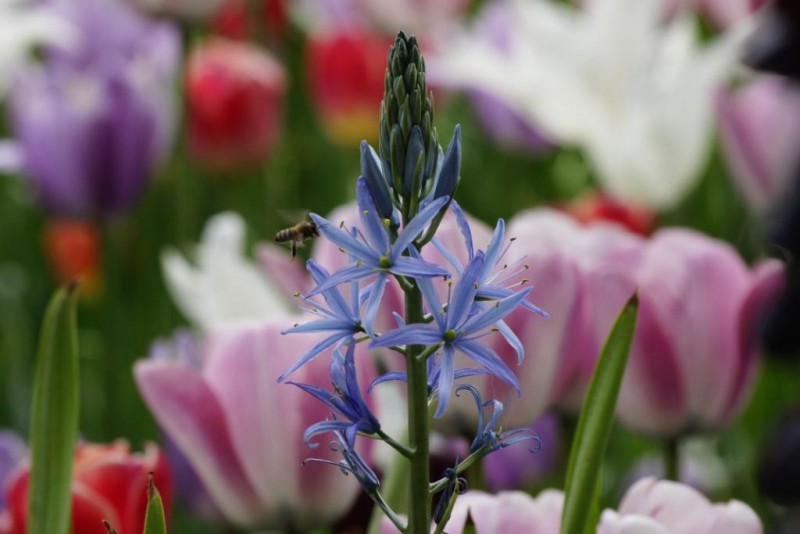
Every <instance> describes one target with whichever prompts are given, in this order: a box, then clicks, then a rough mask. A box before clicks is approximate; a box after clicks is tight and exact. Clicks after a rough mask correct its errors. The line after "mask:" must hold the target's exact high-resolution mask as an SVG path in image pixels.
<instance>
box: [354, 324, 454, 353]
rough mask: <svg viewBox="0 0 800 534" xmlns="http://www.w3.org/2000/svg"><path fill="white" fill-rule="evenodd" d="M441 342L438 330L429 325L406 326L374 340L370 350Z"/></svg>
mask: <svg viewBox="0 0 800 534" xmlns="http://www.w3.org/2000/svg"><path fill="white" fill-rule="evenodd" d="M441 342H442V334H441V332H439V329H438V328H436V327H435V326H432V325H429V324H408V325H406V326H403V327H401V328H398V329H396V330H392V331H391V332H387V333H386V334H383V335H382V336H380V337H378V338H377V339H374V340H373V341H372V343H370V345H369V346H370V347H371V348H375V347H395V346H398V345H435V344H437V343H441Z"/></svg>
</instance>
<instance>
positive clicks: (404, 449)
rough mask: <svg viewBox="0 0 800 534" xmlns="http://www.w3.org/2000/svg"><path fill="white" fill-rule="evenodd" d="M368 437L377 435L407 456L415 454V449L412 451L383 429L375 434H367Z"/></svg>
mask: <svg viewBox="0 0 800 534" xmlns="http://www.w3.org/2000/svg"><path fill="white" fill-rule="evenodd" d="M366 437H377V438H378V439H380V440H381V441H383V442H384V443H386V444H387V445H389V446H390V447H392V448H393V449H394V450H396V451H397V452H399V453H400V454H401V455H403V456H404V457H405V458H411V456H412V455H413V454H414V451H412V450H411V449H409V448H408V447H406V446H405V445H403V444H402V443H400V442H399V441H397V440H396V439H394V438H393V437H392V436H390V435H389V434H387V433H386V432H384V431H383V430H378V432H376V433H375V436H366Z"/></svg>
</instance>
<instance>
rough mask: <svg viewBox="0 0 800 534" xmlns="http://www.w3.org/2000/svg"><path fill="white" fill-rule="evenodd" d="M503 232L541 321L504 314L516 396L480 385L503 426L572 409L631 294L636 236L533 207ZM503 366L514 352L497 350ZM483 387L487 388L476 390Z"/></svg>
mask: <svg viewBox="0 0 800 534" xmlns="http://www.w3.org/2000/svg"><path fill="white" fill-rule="evenodd" d="M508 235H510V236H513V237H515V238H516V241H515V242H514V243H513V244H512V246H511V249H510V251H509V258H508V260H509V261H512V260H513V259H514V258H515V257H521V256H524V261H525V262H526V263H527V264H528V265H529V267H530V268H529V269H528V271H527V272H526V273H525V275H524V276H525V278H527V279H529V280H530V283H531V284H533V286H534V291H533V293H532V295H533V298H534V300H535V302H536V304H537V306H540V307H541V308H543V309H544V310H546V311H547V312H548V313H549V314H550V318H549V319H548V320H543V319H542V318H541V317H538V316H537V315H535V314H533V313H531V312H529V311H527V310H517V311H515V312H514V313H512V314H511V316H509V318H508V319H507V321H506V322H507V323H508V325H509V326H510V327H511V329H512V330H513V331H514V332H516V333H517V335H518V337H519V339H520V340H521V341H522V344H523V346H524V348H525V360H524V361H523V362H522V365H520V366H519V367H518V368H516V371H517V374H518V376H519V379H520V383H521V386H522V398H521V399H515V398H514V396H513V395H512V394H511V393H512V392H511V391H508V390H507V388H504V386H503V384H502V383H500V382H499V381H497V380H494V381H491V382H487V383H486V384H485V386H484V387H485V388H490V390H491V391H492V392H493V396H495V397H496V398H498V399H500V400H501V401H503V402H504V403H506V404H507V406H506V412H505V416H506V424H508V425H509V426H512V427H514V426H522V425H529V424H531V423H532V422H533V421H534V420H536V419H537V418H538V417H540V416H541V415H542V414H543V413H544V412H545V411H546V410H547V409H549V408H551V407H554V406H557V405H560V406H563V407H568V408H576V407H578V406H579V402H580V397H581V395H582V393H583V391H584V389H585V387H586V385H587V384H588V382H589V379H590V377H591V372H592V369H593V367H594V362H595V359H596V357H597V354H598V353H599V351H600V347H602V343H603V342H604V341H605V338H606V336H607V334H608V331H609V330H610V328H611V325H612V323H613V321H614V318H615V317H616V315H617V313H619V310H620V309H621V308H622V306H623V304H624V303H625V301H626V300H627V299H628V298H629V297H630V296H631V295H632V294H633V289H634V282H635V274H636V269H637V267H638V264H639V262H640V261H641V257H642V254H643V243H644V241H643V239H641V238H640V237H639V236H637V235H634V234H632V233H630V232H628V231H626V230H624V229H623V228H622V227H621V226H617V225H614V224H608V223H597V224H594V225H592V226H589V227H583V226H581V225H580V224H578V223H577V222H576V221H574V220H573V219H571V218H570V217H569V216H568V215H565V214H563V213H560V212H557V211H554V210H550V209H537V210H532V211H528V212H523V213H520V214H518V215H517V216H515V217H514V218H513V219H512V220H511V222H510V223H509V230H508ZM497 349H498V351H499V352H500V355H501V356H502V357H503V358H504V359H505V361H506V362H507V363H509V364H511V363H512V362H513V364H514V365H516V354H515V353H514V351H513V350H509V349H508V348H507V347H506V346H504V345H502V344H501V345H498V347H497ZM484 391H487V390H486V389H484Z"/></svg>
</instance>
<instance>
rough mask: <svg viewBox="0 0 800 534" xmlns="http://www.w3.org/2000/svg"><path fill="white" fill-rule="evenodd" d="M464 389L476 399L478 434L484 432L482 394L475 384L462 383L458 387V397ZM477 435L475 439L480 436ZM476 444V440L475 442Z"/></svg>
mask: <svg viewBox="0 0 800 534" xmlns="http://www.w3.org/2000/svg"><path fill="white" fill-rule="evenodd" d="M462 391H468V392H469V394H470V395H472V398H473V399H475V406H476V407H477V409H478V436H479V435H480V433H481V432H483V399H482V398H481V394H480V393H479V392H478V388H476V387H475V386H473V385H472V384H461V385H460V386H458V387H456V397H458V396H459V393H461V392H462ZM478 436H475V439H477V438H478ZM473 444H474V442H473Z"/></svg>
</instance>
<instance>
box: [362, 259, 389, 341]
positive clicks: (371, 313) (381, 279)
mask: <svg viewBox="0 0 800 534" xmlns="http://www.w3.org/2000/svg"><path fill="white" fill-rule="evenodd" d="M388 283H389V278H388V277H387V276H386V274H385V273H380V274H379V275H378V277H377V278H376V279H375V281H374V282H373V283H372V290H371V291H370V294H369V300H368V301H367V308H366V310H364V330H366V331H367V334H368V335H369V337H375V330H374V329H373V326H374V324H375V316H376V315H378V308H379V307H380V305H381V299H382V298H383V291H384V289H385V288H386V284H388Z"/></svg>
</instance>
